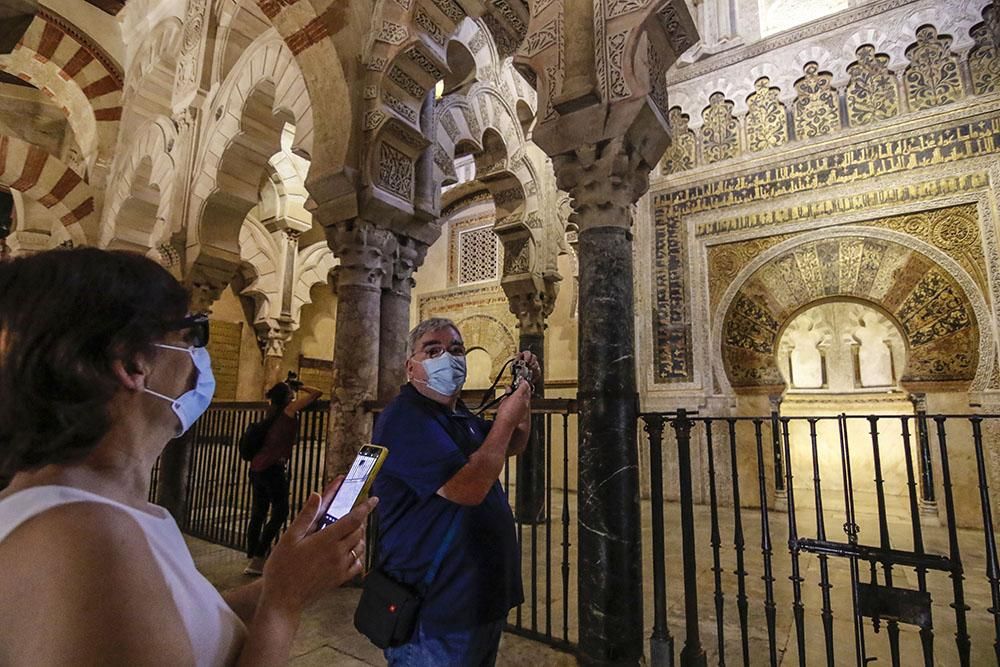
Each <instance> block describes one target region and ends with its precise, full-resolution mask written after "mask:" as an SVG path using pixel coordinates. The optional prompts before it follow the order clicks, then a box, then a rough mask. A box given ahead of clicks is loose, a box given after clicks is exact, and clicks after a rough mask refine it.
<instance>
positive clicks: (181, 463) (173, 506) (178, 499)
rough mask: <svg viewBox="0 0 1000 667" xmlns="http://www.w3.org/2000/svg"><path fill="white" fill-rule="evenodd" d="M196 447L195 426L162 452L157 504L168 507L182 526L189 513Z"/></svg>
mask: <svg viewBox="0 0 1000 667" xmlns="http://www.w3.org/2000/svg"><path fill="white" fill-rule="evenodd" d="M193 448H194V428H193V427H192V428H191V429H190V430H188V432H187V433H185V434H184V435H182V436H181V437H179V438H175V439H173V440H171V441H170V442H168V443H167V446H166V447H164V449H163V451H162V452H161V453H160V470H159V473H158V477H157V482H156V504H157V505H160V506H161V507H164V508H166V510H167V511H168V512H170V515H171V516H172V517H174V521H176V522H177V524H178V525H180V526H181V527H182V528H183V527H184V521H185V516H186V515H187V485H188V473H189V472H190V470H191V454H192V450H193Z"/></svg>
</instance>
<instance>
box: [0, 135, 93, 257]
mask: <svg viewBox="0 0 1000 667" xmlns="http://www.w3.org/2000/svg"><path fill="white" fill-rule="evenodd" d="M0 185H2V186H4V187H6V188H8V189H10V190H16V191H18V192H20V193H21V194H22V195H24V196H25V197H28V198H30V199H32V200H34V201H36V202H38V203H39V204H41V205H42V206H44V207H45V208H47V209H49V211H51V212H52V214H53V215H54V216H55V217H56V218H58V220H59V222H60V223H61V224H62V225H63V227H65V228H66V231H67V233H69V235H70V238H71V239H73V242H74V243H75V244H78V245H83V244H86V243H87V234H86V232H85V230H86V229H91V230H95V229H96V226H97V214H96V213H95V210H94V194H93V191H92V189H91V187H90V185H89V184H88V183H87V182H86V181H84V180H83V178H82V177H81V176H80V174H78V173H77V172H75V171H74V170H72V169H70V168H69V167H68V166H66V165H65V164H64V163H63V162H62V161H61V160H59V159H58V158H56V157H54V156H53V155H51V154H50V153H48V152H47V151H45V150H44V149H42V148H39V147H38V146H35V145H33V144H29V143H28V142H26V141H22V140H21V139H17V138H15V137H10V136H7V135H5V134H0Z"/></svg>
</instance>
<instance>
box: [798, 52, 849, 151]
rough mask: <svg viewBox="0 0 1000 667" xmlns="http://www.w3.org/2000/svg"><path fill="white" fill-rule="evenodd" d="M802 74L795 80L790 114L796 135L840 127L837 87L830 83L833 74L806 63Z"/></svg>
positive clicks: (813, 134) (803, 136) (804, 136)
mask: <svg viewBox="0 0 1000 667" xmlns="http://www.w3.org/2000/svg"><path fill="white" fill-rule="evenodd" d="M803 71H804V72H805V76H804V77H802V78H801V79H799V80H798V81H796V82H795V92H796V93H797V94H798V95H797V97H796V98H795V104H794V107H793V114H794V117H795V137H796V138H797V139H807V138H810V137H820V136H823V135H824V134H830V133H831V132H834V131H836V130H839V129H840V111H839V110H838V105H837V90H836V89H835V88H834V87H833V85H832V84H831V81H832V79H833V75H832V74H830V73H829V72H820V71H819V65H818V64H816V63H814V62H810V63H806V66H805V68H804V70H803Z"/></svg>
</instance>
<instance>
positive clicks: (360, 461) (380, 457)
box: [319, 444, 389, 528]
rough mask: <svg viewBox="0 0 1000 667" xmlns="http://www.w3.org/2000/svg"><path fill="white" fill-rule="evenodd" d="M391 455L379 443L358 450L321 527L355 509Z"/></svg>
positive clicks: (322, 520) (324, 516)
mask: <svg viewBox="0 0 1000 667" xmlns="http://www.w3.org/2000/svg"><path fill="white" fill-rule="evenodd" d="M388 455H389V450H388V449H386V448H385V447H380V446H379V445H372V444H368V445H363V446H362V447H361V450H360V451H359V452H358V455H357V457H355V459H354V463H352V464H351V469H350V470H348V471H347V476H346V477H345V478H344V481H343V482H341V483H340V488H339V489H337V494H336V495H335V496H334V497H333V500H332V501H331V502H330V507H328V508H327V510H326V514H324V515H323V518H322V519H320V522H319V527H320V528H326V527H327V526H329V525H330V524H333V523H336V522H337V521H338V520H339V519H341V518H343V516H344V515H345V514H347V513H348V512H350V511H351V510H352V509H354V506H355V505H357V504H358V500H360V499H361V498H363V497H364V496H365V494H367V493H368V489H370V488H371V486H372V482H373V481H374V480H375V475H376V474H378V471H379V468H381V467H382V462H383V461H385V457H386V456H388Z"/></svg>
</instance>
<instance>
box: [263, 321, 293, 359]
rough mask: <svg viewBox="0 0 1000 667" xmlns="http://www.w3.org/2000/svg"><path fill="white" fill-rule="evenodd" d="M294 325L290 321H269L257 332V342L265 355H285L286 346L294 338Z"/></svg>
mask: <svg viewBox="0 0 1000 667" xmlns="http://www.w3.org/2000/svg"><path fill="white" fill-rule="evenodd" d="M292 333H293V326H292V322H290V321H277V322H267V323H265V326H264V327H261V329H260V330H259V331H258V333H257V342H258V343H259V344H260V347H261V350H262V351H263V352H264V356H265V357H284V356H285V346H287V345H288V341H290V340H291V339H292Z"/></svg>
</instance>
